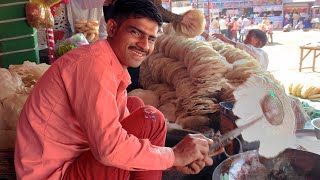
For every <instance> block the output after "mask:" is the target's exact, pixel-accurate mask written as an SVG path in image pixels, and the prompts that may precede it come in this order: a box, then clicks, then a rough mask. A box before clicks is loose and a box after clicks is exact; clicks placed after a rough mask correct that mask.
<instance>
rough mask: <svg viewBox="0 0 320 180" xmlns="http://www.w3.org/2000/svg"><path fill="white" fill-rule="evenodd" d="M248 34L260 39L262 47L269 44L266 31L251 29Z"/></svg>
mask: <svg viewBox="0 0 320 180" xmlns="http://www.w3.org/2000/svg"><path fill="white" fill-rule="evenodd" d="M248 34H251V35H254V36H255V37H256V38H257V39H259V40H260V42H261V47H263V46H265V45H266V44H267V41H268V38H267V34H266V33H265V32H264V31H261V30H260V29H251V30H249V32H248Z"/></svg>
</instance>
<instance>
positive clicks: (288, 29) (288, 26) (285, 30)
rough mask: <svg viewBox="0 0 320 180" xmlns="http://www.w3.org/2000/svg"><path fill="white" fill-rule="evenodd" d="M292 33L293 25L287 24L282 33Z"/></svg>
mask: <svg viewBox="0 0 320 180" xmlns="http://www.w3.org/2000/svg"><path fill="white" fill-rule="evenodd" d="M290 31H291V24H287V25H285V26H284V27H283V28H282V32H290Z"/></svg>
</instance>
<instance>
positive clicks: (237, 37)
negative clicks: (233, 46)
mask: <svg viewBox="0 0 320 180" xmlns="http://www.w3.org/2000/svg"><path fill="white" fill-rule="evenodd" d="M251 29H259V30H262V31H264V32H265V33H266V34H267V35H268V42H269V43H273V29H274V26H273V22H272V21H269V20H268V18H267V15H264V16H263V19H262V21H261V22H259V23H255V22H254V18H252V17H246V16H244V15H242V16H241V17H240V18H238V17H230V16H228V17H227V16H221V17H216V18H214V19H213V20H212V21H211V23H210V27H209V34H210V35H212V34H219V33H220V34H222V35H224V36H225V37H227V38H228V39H230V40H232V41H235V42H243V41H244V39H245V37H246V36H247V34H248V32H249V30H251Z"/></svg>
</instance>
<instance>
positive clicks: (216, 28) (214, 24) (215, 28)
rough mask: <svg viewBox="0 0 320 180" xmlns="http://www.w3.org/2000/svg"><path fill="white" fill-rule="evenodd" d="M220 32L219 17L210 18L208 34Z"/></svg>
mask: <svg viewBox="0 0 320 180" xmlns="http://www.w3.org/2000/svg"><path fill="white" fill-rule="evenodd" d="M217 33H220V25H219V17H216V18H215V19H212V21H211V24H210V31H209V34H217Z"/></svg>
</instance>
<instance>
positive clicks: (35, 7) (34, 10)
mask: <svg viewBox="0 0 320 180" xmlns="http://www.w3.org/2000/svg"><path fill="white" fill-rule="evenodd" d="M26 15H27V21H28V24H29V25H30V26H31V27H34V28H36V29H39V28H52V27H53V24H54V19H53V15H52V13H51V11H50V6H49V5H47V4H46V3H45V1H43V0H31V1H30V2H28V3H27V6H26Z"/></svg>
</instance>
